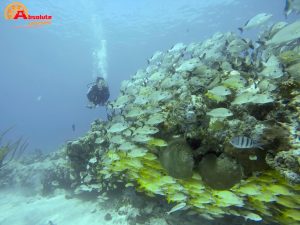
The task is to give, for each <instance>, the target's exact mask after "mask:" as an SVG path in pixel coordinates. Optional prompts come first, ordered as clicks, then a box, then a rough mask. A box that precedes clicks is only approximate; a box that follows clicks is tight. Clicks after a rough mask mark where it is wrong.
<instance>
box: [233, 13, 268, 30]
mask: <svg viewBox="0 0 300 225" xmlns="http://www.w3.org/2000/svg"><path fill="white" fill-rule="evenodd" d="M271 17H272V14H269V13H259V14H257V15H256V16H254V17H252V18H251V19H250V20H248V21H247V22H246V23H245V25H244V26H242V27H239V30H240V31H241V32H242V33H243V31H244V30H250V29H252V28H256V27H259V26H261V25H263V24H264V23H266V22H267V21H268V20H269V19H270V18H271Z"/></svg>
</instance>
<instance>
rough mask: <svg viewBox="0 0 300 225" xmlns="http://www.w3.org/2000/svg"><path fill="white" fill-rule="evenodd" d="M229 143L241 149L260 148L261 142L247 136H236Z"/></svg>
mask: <svg viewBox="0 0 300 225" xmlns="http://www.w3.org/2000/svg"><path fill="white" fill-rule="evenodd" d="M230 144H232V146H234V147H235V148H242V149H248V148H260V149H262V147H261V144H259V143H258V142H257V141H255V140H253V139H251V138H248V137H246V136H236V137H234V138H232V139H231V140H230Z"/></svg>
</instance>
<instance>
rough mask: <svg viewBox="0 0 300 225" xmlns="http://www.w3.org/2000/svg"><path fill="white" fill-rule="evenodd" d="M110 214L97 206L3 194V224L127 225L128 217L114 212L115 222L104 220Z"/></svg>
mask: <svg viewBox="0 0 300 225" xmlns="http://www.w3.org/2000/svg"><path fill="white" fill-rule="evenodd" d="M107 213H108V211H105V210H104V209H99V206H98V205H96V203H94V202H91V201H81V200H79V199H66V198H65V197H64V195H63V194H59V195H57V196H54V197H48V198H45V197H40V196H39V197H26V196H24V195H22V194H21V193H18V192H14V193H12V192H7V191H5V192H4V191H0V224H1V225H75V224H76V225H110V224H120V225H121V224H122V225H125V224H127V221H126V218H125V217H124V216H123V217H122V216H119V215H118V214H116V213H114V212H109V213H110V214H111V215H112V220H110V221H106V220H105V219H104V217H105V215H106V214H107Z"/></svg>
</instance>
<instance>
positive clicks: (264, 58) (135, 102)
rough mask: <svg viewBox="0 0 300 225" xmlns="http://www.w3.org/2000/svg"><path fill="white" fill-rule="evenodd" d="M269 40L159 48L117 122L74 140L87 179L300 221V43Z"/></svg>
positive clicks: (197, 205) (73, 153)
mask: <svg viewBox="0 0 300 225" xmlns="http://www.w3.org/2000/svg"><path fill="white" fill-rule="evenodd" d="M282 35H283V34H282ZM288 40H290V39H288ZM241 43H243V44H242V45H241ZM268 43H269V44H265V45H260V44H253V43H252V41H251V40H244V39H242V38H241V37H239V36H238V35H236V34H234V33H230V32H228V33H216V34H215V35H213V37H211V38H210V39H208V40H206V41H204V42H200V43H191V44H189V45H184V44H182V43H179V44H176V45H175V46H174V47H173V48H171V49H169V50H168V51H166V52H156V53H155V54H154V55H153V57H152V58H150V59H149V60H148V63H149V65H148V66H147V68H145V69H141V70H139V71H137V73H136V74H135V75H134V76H133V77H132V78H131V79H130V80H128V81H124V82H123V83H122V86H121V90H120V91H121V94H120V96H119V97H118V98H117V99H116V100H114V101H112V102H109V103H108V105H107V110H108V112H109V114H110V115H109V118H110V119H109V121H107V122H103V121H96V122H95V123H94V124H93V125H92V129H91V131H90V132H89V133H88V134H87V135H86V136H85V137H82V138H81V139H79V140H76V141H73V142H70V143H69V144H68V146H67V155H68V157H69V159H70V162H71V167H72V168H73V170H74V173H75V175H76V179H77V184H78V185H79V184H82V183H83V184H85V185H87V186H86V187H85V188H88V189H89V187H90V186H91V185H92V184H98V186H97V187H99V186H101V190H103V191H106V192H109V191H113V190H115V191H117V190H120V188H121V187H124V186H125V187H130V186H133V187H135V189H136V190H137V191H140V192H145V193H146V194H147V195H149V196H152V197H154V196H164V198H165V199H166V200H167V201H168V202H169V203H176V204H182V205H186V206H187V207H189V208H190V209H191V210H194V211H196V212H198V213H199V214H201V215H203V216H205V217H206V218H220V217H224V216H226V215H229V216H240V217H244V218H245V219H247V220H253V221H261V220H265V221H267V222H272V223H280V224H297V223H299V221H300V218H299V216H298V214H297V210H298V209H299V208H300V202H299V200H298V199H299V197H300V194H299V190H300V186H299V185H300V183H299V175H300V171H299V145H300V140H299V114H300V113H299V112H300V100H299V99H300V97H299V96H300V92H299V87H300V86H299V85H300V84H299V73H298V71H299V70H297V68H298V67H299V65H298V64H299V62H298V59H295V60H294V59H293V57H296V58H297V54H298V44H297V41H295V40H292V41H290V42H289V44H288V45H285V46H284V47H285V48H284V49H285V51H286V53H283V52H282V45H283V44H284V43H283V41H280V42H279V43H277V42H275V41H274V40H273V41H270V42H268ZM295 52H297V53H295ZM236 137H242V138H240V139H241V143H239V145H233V144H232V143H231V140H232V139H233V138H236ZM243 137H244V138H243ZM246 137H247V138H246ZM245 142H249V143H245ZM251 143H252V144H251ZM253 143H259V144H257V145H255V144H253ZM239 146H240V147H241V148H239Z"/></svg>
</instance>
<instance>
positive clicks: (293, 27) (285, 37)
mask: <svg viewBox="0 0 300 225" xmlns="http://www.w3.org/2000/svg"><path fill="white" fill-rule="evenodd" d="M298 38H300V21H299V20H298V21H296V22H294V23H291V24H289V25H287V26H285V27H283V28H282V29H281V30H279V31H278V32H277V33H276V34H274V36H273V37H272V38H271V39H270V40H268V41H266V43H265V44H266V45H279V44H283V43H286V42H289V41H293V40H296V39H298Z"/></svg>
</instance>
